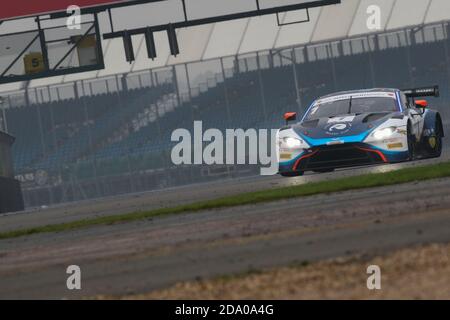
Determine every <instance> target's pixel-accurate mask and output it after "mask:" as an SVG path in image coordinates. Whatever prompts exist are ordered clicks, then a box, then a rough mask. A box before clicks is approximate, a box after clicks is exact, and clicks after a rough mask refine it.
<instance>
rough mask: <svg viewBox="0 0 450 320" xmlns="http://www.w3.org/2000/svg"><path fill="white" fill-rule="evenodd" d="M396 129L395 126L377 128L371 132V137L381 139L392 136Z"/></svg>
mask: <svg viewBox="0 0 450 320" xmlns="http://www.w3.org/2000/svg"><path fill="white" fill-rule="evenodd" d="M396 130H397V128H394V127H390V128H384V129H378V130H376V131H375V132H374V133H373V137H374V138H375V139H377V140H383V139H386V138H389V137H390V136H392V135H393V134H394V133H395V131H396Z"/></svg>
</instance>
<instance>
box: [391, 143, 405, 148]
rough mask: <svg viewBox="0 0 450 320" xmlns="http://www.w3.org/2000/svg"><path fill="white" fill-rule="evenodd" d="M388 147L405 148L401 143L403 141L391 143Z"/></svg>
mask: <svg viewBox="0 0 450 320" xmlns="http://www.w3.org/2000/svg"><path fill="white" fill-rule="evenodd" d="M388 148H389V149H401V148H403V143H401V142H398V143H391V144H388Z"/></svg>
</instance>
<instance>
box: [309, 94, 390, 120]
mask: <svg viewBox="0 0 450 320" xmlns="http://www.w3.org/2000/svg"><path fill="white" fill-rule="evenodd" d="M394 111H398V106H397V101H396V99H395V98H394V97H364V98H360V97H354V96H348V97H347V98H345V99H337V98H336V99H335V100H334V99H333V97H332V98H327V99H323V100H318V101H316V103H315V104H314V105H313V107H312V108H311V109H310V111H309V112H308V114H307V115H306V117H305V119H304V120H306V121H307V120H314V119H319V118H327V117H328V118H332V117H336V116H340V115H346V114H361V113H368V112H375V113H376V112H394Z"/></svg>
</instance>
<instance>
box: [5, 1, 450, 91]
mask: <svg viewBox="0 0 450 320" xmlns="http://www.w3.org/2000/svg"><path fill="white" fill-rule="evenodd" d="M371 5H378V6H379V7H380V8H381V30H374V31H371V30H369V29H368V27H367V23H366V22H367V18H368V13H367V8H368V7H369V6H371ZM144 7H145V5H142V7H140V8H131V7H130V8H129V9H127V10H129V11H128V12H127V14H126V16H127V17H129V16H133V17H134V19H133V20H135V21H139V20H142V19H144V20H142V21H145V19H150V18H149V16H148V11H146V10H144V9H145V8H144ZM411 8H414V9H413V10H411ZM133 10H134V11H133ZM136 10H138V11H136ZM164 10H167V12H170V7H169V6H168V7H166V8H165V9H164ZM309 13H310V21H309V22H306V23H300V24H289V25H285V26H282V27H279V26H278V25H277V21H276V16H275V15H268V16H262V17H254V18H245V19H240V20H234V21H228V22H220V23H215V24H211V25H203V26H196V27H191V28H188V29H179V30H178V31H177V32H178V39H179V46H180V50H181V54H180V55H178V56H177V57H173V56H171V55H170V52H169V46H168V41H167V35H166V34H165V33H164V32H158V33H156V34H155V40H156V44H157V52H158V58H157V59H155V60H154V61H152V60H150V59H148V57H147V52H146V48H145V41H144V39H143V36H136V37H134V39H133V43H134V47H135V51H136V61H135V62H134V63H132V64H129V63H127V62H126V61H125V57H124V49H123V43H122V39H120V38H119V39H112V40H103V49H104V51H105V64H106V69H104V70H100V71H91V72H85V73H81V74H72V75H66V76H59V77H53V78H48V79H37V80H32V81H31V82H30V83H29V86H30V87H38V86H44V85H55V84H60V83H67V82H72V81H74V80H83V79H92V78H96V77H102V76H107V75H113V74H121V73H128V72H135V71H140V70H146V69H151V68H158V67H166V66H170V65H174V64H179V63H187V62H195V61H200V60H208V59H214V58H219V57H224V56H232V55H236V54H245V53H251V52H255V51H261V50H269V49H278V48H283V47H289V46H295V45H302V44H309V43H315V42H323V41H328V40H332V39H342V38H347V37H353V36H359V35H365V34H369V33H372V32H382V31H389V30H395V29H399V28H404V27H408V26H415V25H421V24H427V23H433V22H439V21H445V20H450V1H448V0H342V3H341V4H340V5H331V6H327V7H322V8H313V9H310V11H309ZM163 14H164V13H163V12H157V15H159V16H161V15H163ZM305 16H306V15H305V11H293V12H289V13H286V14H282V15H281V20H282V22H290V21H293V20H304V19H305ZM140 18H142V19H140ZM100 20H101V27H102V30H106V32H108V31H109V23H108V20H107V14H106V13H104V14H101V16H100ZM135 23H139V22H135ZM122 24H123V26H122ZM122 27H126V23H125V21H122V22H119V28H122ZM22 86H23V84H21V83H13V84H7V85H2V86H0V91H1V92H6V91H13V90H18V89H21V87H22Z"/></svg>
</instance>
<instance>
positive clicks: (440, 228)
mask: <svg viewBox="0 0 450 320" xmlns="http://www.w3.org/2000/svg"><path fill="white" fill-rule="evenodd" d="M449 159H450V156H449V153H445V154H444V155H443V157H441V158H440V159H437V160H426V161H417V162H413V163H405V164H398V165H387V166H376V167H366V168H359V169H349V170H340V171H337V172H334V173H331V174H323V175H318V174H313V175H307V176H305V177H300V178H295V179H283V178H280V177H257V178H250V179H242V180H240V181H239V180H238V181H236V180H233V181H231V180H230V181H226V182H221V183H208V184H204V185H198V186H195V188H194V187H193V186H187V187H180V188H174V189H170V190H164V191H157V192H149V193H142V194H135V195H129V196H122V197H115V198H110V199H103V200H97V201H87V202H83V203H77V204H69V205H62V206H57V207H53V208H48V209H45V210H30V211H27V212H25V213H21V214H13V215H5V216H1V217H0V221H1V224H0V231H7V230H14V229H17V228H23V227H31V226H37V225H44V224H52V223H59V222H67V221H72V220H78V219H80V218H86V217H94V216H100V215H110V214H119V213H125V212H131V211H138V210H148V209H152V208H158V207H164V206H174V205H177V204H182V203H188V202H193V201H198V200H205V199H212V198H216V197H219V196H224V195H231V194H238V193H241V192H248V191H255V190H261V189H267V188H275V187H281V186H286V185H294V184H302V183H306V182H309V181H320V180H326V179H335V178H337V177H344V176H350V175H358V174H361V173H368V172H381V171H388V170H396V169H398V168H402V167H405V166H416V165H422V164H426V163H435V162H439V161H447V160H449ZM449 230H450V179H440V180H434V181H425V182H418V183H410V184H404V185H400V186H390V187H381V188H375V189H367V190H359V191H348V192H341V193H335V194H327V195H317V196H311V197H306V198H298V199H291V200H283V201H277V202H272V203H265V204H258V205H248V206H241V207H236V208H227V209H220V210H209V211H203V212H200V213H194V214H189V213H186V214H182V215H177V216H168V217H160V218H154V219H148V220H144V221H136V222H131V223H126V224H117V225H109V226H95V227H91V228H85V229H81V230H76V231H70V232H63V233H49V234H36V235H32V236H28V237H21V238H16V239H7V240H1V241H0V261H1V263H0V298H54V299H61V298H81V297H95V296H97V295H103V294H106V295H123V294H132V293H141V292H147V291H150V290H154V289H157V288H162V287H166V286H169V285H171V284H174V283H176V282H178V281H184V280H192V279H197V278H203V277H211V276H216V275H222V274H230V273H239V272H244V271H247V270H253V269H259V268H269V267H275V266H283V265H286V264H289V263H292V262H302V261H316V260H321V259H326V258H333V257H340V256H345V255H350V254H356V253H365V252H369V253H378V252H379V253H383V252H386V251H389V250H393V249H396V248H402V247H409V246H412V245H416V244H423V243H435V242H443V243H448V242H450V233H449ZM69 265H78V266H80V267H81V270H82V290H81V291H69V290H67V288H66V279H67V276H68V275H67V274H66V268H67V267H68V266H69Z"/></svg>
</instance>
